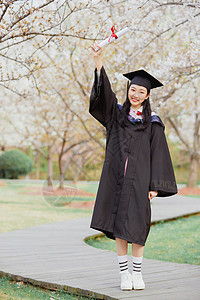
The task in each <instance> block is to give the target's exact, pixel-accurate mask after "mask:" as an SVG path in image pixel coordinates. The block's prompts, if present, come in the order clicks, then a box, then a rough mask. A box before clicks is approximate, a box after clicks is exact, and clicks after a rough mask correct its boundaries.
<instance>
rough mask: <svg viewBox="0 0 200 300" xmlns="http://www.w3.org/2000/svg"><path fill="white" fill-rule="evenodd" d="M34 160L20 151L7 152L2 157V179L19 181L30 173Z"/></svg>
mask: <svg viewBox="0 0 200 300" xmlns="http://www.w3.org/2000/svg"><path fill="white" fill-rule="evenodd" d="M31 169H32V160H31V159H30V158H29V157H28V156H27V155H26V154H25V153H24V152H22V151H20V150H18V149H14V150H10V151H5V152H4V153H3V154H2V155H1V156H0V178H8V179H17V178H18V176H20V175H26V174H28V173H30V171H31Z"/></svg>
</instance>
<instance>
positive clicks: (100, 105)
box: [89, 45, 117, 127]
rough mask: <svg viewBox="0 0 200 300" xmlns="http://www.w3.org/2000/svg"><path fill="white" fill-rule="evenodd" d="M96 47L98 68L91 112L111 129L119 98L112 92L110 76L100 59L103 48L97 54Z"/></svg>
mask: <svg viewBox="0 0 200 300" xmlns="http://www.w3.org/2000/svg"><path fill="white" fill-rule="evenodd" d="M94 47H95V45H93V46H92V47H91V48H92V53H93V58H94V62H95V66H96V68H95V72H94V83H93V87H92V91H91V94H90V106H89V112H90V114H91V115H92V116H93V117H94V118H95V119H96V120H98V121H99V122H100V123H101V124H102V125H103V126H105V127H110V124H111V122H112V120H113V117H114V114H115V111H116V107H117V98H116V96H115V94H114V93H113V91H112V88H111V85H110V82H109V79H108V76H107V74H106V71H105V69H104V67H103V65H102V60H101V57H100V55H101V53H102V48H100V49H99V50H98V51H97V52H96V51H95V50H94ZM97 72H98V73H99V74H98V73H97Z"/></svg>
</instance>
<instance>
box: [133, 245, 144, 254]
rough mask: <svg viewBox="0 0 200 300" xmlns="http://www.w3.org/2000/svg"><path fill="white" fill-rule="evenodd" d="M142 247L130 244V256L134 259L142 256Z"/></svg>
mask: <svg viewBox="0 0 200 300" xmlns="http://www.w3.org/2000/svg"><path fill="white" fill-rule="evenodd" d="M143 252H144V246H142V245H138V244H132V255H133V256H135V257H141V256H143Z"/></svg>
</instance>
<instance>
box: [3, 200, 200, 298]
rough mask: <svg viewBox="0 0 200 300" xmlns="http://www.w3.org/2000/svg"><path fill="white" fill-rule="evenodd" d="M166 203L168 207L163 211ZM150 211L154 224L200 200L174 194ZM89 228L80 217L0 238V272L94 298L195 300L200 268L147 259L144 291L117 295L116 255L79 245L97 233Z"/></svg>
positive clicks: (191, 210)
mask: <svg viewBox="0 0 200 300" xmlns="http://www.w3.org/2000/svg"><path fill="white" fill-rule="evenodd" d="M155 200H156V201H155ZM158 200H160V203H159V204H156V203H157V202H158ZM167 201H172V202H171V203H172V204H173V206H172V205H169V204H170V202H168V205H167V206H166V207H165V205H166V203H167ZM161 203H162V204H163V205H161ZM170 206H171V208H170ZM178 206H179V207H178ZM194 207H195V209H194ZM152 208H153V220H152V221H156V220H158V215H159V211H160V215H162V219H166V218H167V215H168V217H170V218H172V217H175V216H177V212H179V214H180V215H186V214H189V213H194V212H197V211H200V201H199V199H195V198H188V197H181V196H174V197H169V198H168V199H167V198H165V199H154V202H153V205H152ZM164 212H165V213H164ZM172 212H174V213H173V214H172ZM89 224H90V219H89V218H81V219H74V220H67V221H62V222H56V223H51V224H45V225H39V226H34V227H30V228H26V229H22V230H16V231H11V232H7V233H3V234H0V271H1V272H0V273H1V274H10V275H12V277H14V278H17V279H19V280H24V281H28V282H31V283H33V284H36V285H37V284H38V285H40V286H44V287H48V288H58V289H65V290H67V291H69V292H73V293H77V294H81V295H90V296H93V297H96V298H98V299H124V300H126V299H127V300H128V299H134V298H137V299H141V300H146V299H148V300H164V299H170V300H171V299H172V300H173V299H176V300H179V299H181V300H184V299H185V300H186V299H187V300H189V299H193V300H197V299H200V266H195V265H188V264H177V263H169V262H162V261H156V260H149V259H144V263H143V276H144V280H145V283H146V289H145V290H143V291H134V290H133V291H127V292H124V291H121V290H120V287H119V285H120V275H119V270H118V263H117V256H116V253H113V252H109V251H107V250H100V249H96V248H93V247H90V246H88V245H87V244H85V242H84V238H85V237H88V236H91V235H94V234H96V233H98V232H97V231H94V230H92V229H90V228H89ZM130 263H131V258H130Z"/></svg>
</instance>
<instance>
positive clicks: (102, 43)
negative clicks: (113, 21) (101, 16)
mask: <svg viewBox="0 0 200 300" xmlns="http://www.w3.org/2000/svg"><path fill="white" fill-rule="evenodd" d="M114 30H115V27H114V26H113V27H112V28H111V31H112V34H111V36H110V37H109V38H107V39H105V40H103V41H102V42H100V43H99V46H100V47H105V46H107V45H108V44H110V43H112V42H113V41H115V40H116V39H117V38H119V37H120V36H122V35H124V34H125V33H127V32H128V31H129V30H130V29H129V28H128V27H125V28H124V29H122V30H120V31H119V32H116V33H114ZM98 50H99V47H96V48H95V51H98Z"/></svg>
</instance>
